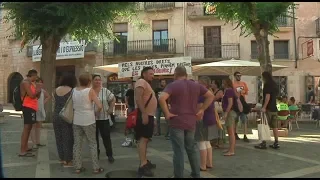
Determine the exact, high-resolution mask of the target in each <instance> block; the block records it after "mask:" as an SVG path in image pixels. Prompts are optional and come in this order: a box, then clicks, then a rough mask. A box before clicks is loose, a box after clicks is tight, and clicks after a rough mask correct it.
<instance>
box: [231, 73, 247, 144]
mask: <svg viewBox="0 0 320 180" xmlns="http://www.w3.org/2000/svg"><path fill="white" fill-rule="evenodd" d="M233 76H234V79H235V81H234V82H233V88H234V89H235V91H236V93H237V96H238V97H240V96H243V97H244V99H246V96H247V95H248V92H249V89H248V86H247V83H245V82H244V81H241V73H240V72H235V73H234V74H233ZM239 119H240V121H241V123H242V124H243V125H244V128H243V141H244V142H249V139H248V138H247V121H248V117H247V115H246V114H244V113H243V112H238V113H237V116H236V119H235V122H236V123H235V126H234V129H235V130H234V132H235V137H236V140H240V138H239V136H238V133H237V124H238V122H239Z"/></svg>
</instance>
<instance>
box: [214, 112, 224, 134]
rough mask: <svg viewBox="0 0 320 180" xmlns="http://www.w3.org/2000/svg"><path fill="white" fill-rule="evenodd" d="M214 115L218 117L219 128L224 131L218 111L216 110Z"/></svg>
mask: <svg viewBox="0 0 320 180" xmlns="http://www.w3.org/2000/svg"><path fill="white" fill-rule="evenodd" d="M214 115H215V116H216V121H217V126H218V128H219V129H221V130H223V127H222V124H221V122H220V117H219V114H218V111H217V110H216V109H215V110H214Z"/></svg>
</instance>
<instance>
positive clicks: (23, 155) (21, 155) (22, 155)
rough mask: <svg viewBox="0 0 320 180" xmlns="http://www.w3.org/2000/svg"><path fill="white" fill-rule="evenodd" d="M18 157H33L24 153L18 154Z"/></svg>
mask: <svg viewBox="0 0 320 180" xmlns="http://www.w3.org/2000/svg"><path fill="white" fill-rule="evenodd" d="M18 156H19V157H35V155H34V154H30V153H25V154H18Z"/></svg>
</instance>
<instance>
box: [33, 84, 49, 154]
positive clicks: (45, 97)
mask: <svg viewBox="0 0 320 180" xmlns="http://www.w3.org/2000/svg"><path fill="white" fill-rule="evenodd" d="M36 83H37V87H39V88H41V94H40V97H39V99H38V111H37V115H36V121H37V122H36V123H35V124H33V126H32V131H31V136H30V137H31V140H32V143H33V147H32V148H33V149H38V148H39V147H42V146H45V145H44V144H40V136H41V135H40V132H41V131H40V130H41V126H42V122H43V121H45V120H46V111H45V110H44V105H45V104H46V103H47V102H48V101H49V99H50V98H51V97H50V95H49V94H48V93H47V91H45V90H44V89H43V80H42V79H41V78H38V79H37V81H36Z"/></svg>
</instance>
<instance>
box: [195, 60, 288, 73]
mask: <svg viewBox="0 0 320 180" xmlns="http://www.w3.org/2000/svg"><path fill="white" fill-rule="evenodd" d="M284 68H287V66H282V65H276V64H272V71H278V70H281V69H284ZM192 71H193V75H195V76H204V75H232V76H233V73H235V72H237V71H238V72H240V73H241V74H242V75H246V76H260V75H261V68H260V63H259V62H254V61H246V60H235V59H231V60H225V61H218V62H211V63H206V64H199V65H195V66H193V67H192Z"/></svg>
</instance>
